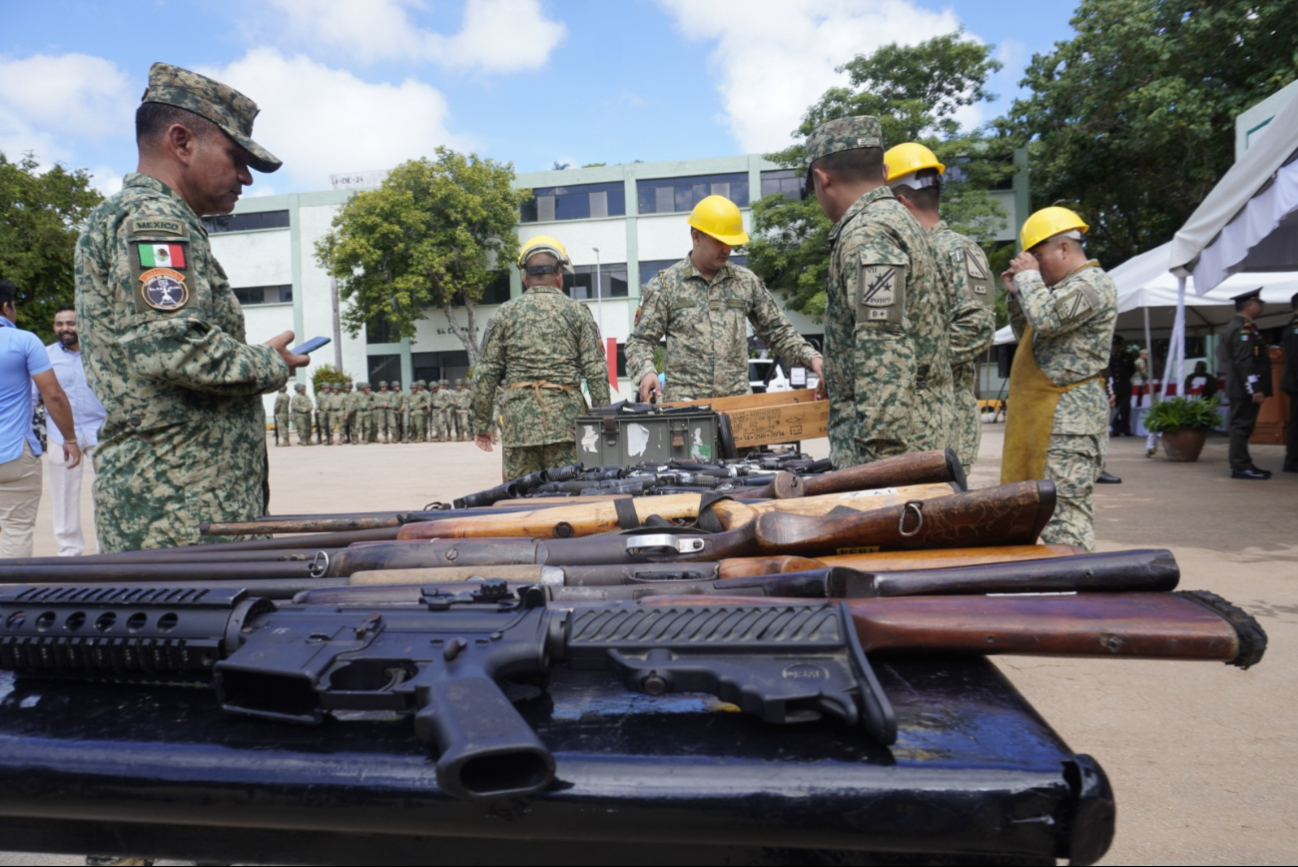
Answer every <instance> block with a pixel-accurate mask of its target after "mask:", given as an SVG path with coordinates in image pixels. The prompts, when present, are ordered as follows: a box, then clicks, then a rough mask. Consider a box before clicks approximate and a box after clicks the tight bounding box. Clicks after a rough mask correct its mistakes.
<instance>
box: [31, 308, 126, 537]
mask: <svg viewBox="0 0 1298 867" xmlns="http://www.w3.org/2000/svg"><path fill="white" fill-rule="evenodd" d="M54 336H55V337H57V338H58V339H57V340H56V341H55V342H53V343H51V344H49V345H48V346H46V347H45V352H46V354H48V355H49V358H50V364H51V365H52V366H53V368H54V375H55V376H56V377H57V378H58V380H59V385H61V386H62V387H63V391H64V393H65V394H66V395H67V396H68V401H69V403H71V405H72V422H73V424H74V425H75V426H76V429H77V442H78V443H79V444H80V446H81V457H82V461H81V463H80V464H77V465H75V466H72V467H69V466H68V465H67V463H65V462H64V461H63V459H62V457H63V456H62V446H63V435H62V434H61V433H60V432H59V429H58V426H57V425H56V426H54V427H52V428H50V430H49V444H50V456H49V470H50V471H49V477H50V500H51V505H52V506H53V507H54V538H55V539H57V540H58V543H59V556H60V557H75V556H77V555H78V554H80V553H81V552H82V551H84V550H85V548H86V540H85V537H84V536H83V535H82V532H81V471H82V468H83V467H89V468H90V474H91V476H93V475H94V472H95V468H94V449H95V446H96V444H98V442H99V426H100V425H101V424H103V422H104V417H105V416H106V415H107V414H108V413H107V412H106V411H105V410H104V405H103V404H102V403H100V402H99V398H97V397H95V393H94V392H93V391H91V390H90V384H89V383H88V382H86V368H85V365H84V363H83V362H82V360H81V339H80V336H79V335H78V334H77V309H76V308H75V307H73V306H72V305H71V304H65V305H63V306H62V307H60V308H59V309H58V311H57V312H56V313H55V314H54ZM34 390H35V389H33V391H34Z"/></svg>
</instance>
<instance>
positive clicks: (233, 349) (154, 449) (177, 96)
mask: <svg viewBox="0 0 1298 867" xmlns="http://www.w3.org/2000/svg"><path fill="white" fill-rule="evenodd" d="M256 114H257V106H256V104H255V103H254V102H253V101H252V100H250V99H248V98H247V97H246V96H244V95H243V94H241V93H239V92H238V91H236V90H234V89H232V88H229V87H226V86H225V85H223V84H221V83H219V82H216V81H213V80H212V79H210V78H206V77H204V76H201V75H197V74H195V73H192V72H189V71H187V70H183V69H179V68H177V67H174V66H169V65H167V64H163V63H157V64H154V65H153V67H152V68H151V69H150V70H149V85H148V89H147V90H146V91H145V93H144V97H143V104H142V105H141V106H140V108H139V110H138V111H137V114H136V132H137V144H138V145H139V151H140V162H139V171H138V173H136V174H130V175H127V176H126V178H125V180H124V182H123V188H122V191H121V192H120V193H118V194H116V195H115V196H113V197H112V198H110V199H108V201H106V202H104V203H103V204H101V205H100V206H99V207H97V208H96V209H95V210H94V211H93V212H92V213H91V215H90V217H89V219H88V220H87V221H86V225H85V229H84V231H83V232H82V235H81V238H80V240H79V241H78V242H77V250H76V294H77V321H78V323H79V324H80V326H81V329H80V333H81V344H82V347H83V350H84V353H83V354H84V356H85V367H86V377H87V379H88V380H89V382H90V386H91V388H92V389H93V390H94V392H95V394H96V395H98V396H99V398H100V399H101V400H102V401H103V404H104V407H105V409H106V410H107V411H108V416H107V419H106V420H105V422H104V425H103V428H102V429H101V431H100V442H99V448H98V451H97V453H96V456H95V466H96V470H97V472H96V474H95V519H96V528H97V531H98V536H99V544H100V546H101V547H102V549H103V550H104V551H106V552H111V551H124V550H131V549H138V548H159V547H164V546H171V545H193V544H200V543H203V542H210V541H225V540H228V539H229V537H210V536H201V535H200V534H199V532H198V527H199V525H200V524H202V523H206V522H209V521H248V520H252V519H253V518H255V517H256V516H258V515H260V514H264V513H265V511H266V506H267V502H268V493H269V489H268V487H267V483H266V414H265V410H264V409H263V407H262V402H261V397H260V395H262V394H265V393H267V392H273V391H275V390H276V389H278V388H279V387H280V386H281V385H283V384H284V383H285V382H286V381H287V380H288V378H289V375H290V371H291V369H292V368H295V367H301V366H304V365H306V364H308V363H309V361H310V359H309V358H307V356H304V355H293V354H291V353H289V352H288V345H289V344H290V343H291V342H292V339H293V334H292V332H284V333H283V334H280V335H279V336H277V337H275V338H273V339H271V340H270V341H268V342H267V343H266V344H265V345H261V346H250V345H248V344H247V342H246V341H245V330H244V318H243V312H242V310H241V309H240V307H239V302H238V301H237V300H235V297H234V292H233V291H232V290H231V289H230V284H229V281H228V280H227V279H226V277H225V272H224V271H223V270H222V269H221V266H220V265H219V264H218V263H217V262H216V259H215V258H214V257H213V256H212V250H211V246H210V245H209V243H208V239H207V232H206V231H205V230H204V228H203V224H202V222H201V221H200V219H199V218H200V217H202V216H204V215H209V214H228V213H230V212H231V211H232V210H233V209H234V206H235V203H236V202H237V201H238V197H239V193H240V190H241V188H242V187H244V186H248V185H249V184H251V183H252V175H251V173H250V172H249V171H248V169H249V167H251V168H254V169H257V170H258V171H261V172H271V171H274V170H275V169H277V168H279V166H280V162H279V160H277V159H275V157H274V156H272V155H271V154H270V153H268V152H267V151H266V150H264V149H263V148H261V147H260V146H259V145H257V144H256V143H255V142H253V140H252V139H251V138H250V136H251V133H252V121H253V118H254V117H255V116H256Z"/></svg>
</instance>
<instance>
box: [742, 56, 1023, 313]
mask: <svg viewBox="0 0 1298 867" xmlns="http://www.w3.org/2000/svg"><path fill="white" fill-rule="evenodd" d="M994 49H995V46H993V45H981V44H978V43H974V42H969V41H966V40H965V39H964V38H963V34H962V33H960V32H957V33H950V34H947V35H945V36H938V37H935V38H933V39H930V40H928V41H926V42H921V43H920V44H918V45H897V44H891V45H885V46H883V47H882V48H880V49H878V50H877V51H875V52H874V53H872V54H868V55H867V54H858V55H857V56H856V57H855V58H853V59H852V60H851V61H849V62H848V63H846V64H844V65H843V66H840V67H838V71H839V72H845V73H847V76H848V86H846V87H835V88H831V89H829V90H827V91H825V93H824V95H822V96H821V97H820V99H819V100H817V101H816V103H815V104H813V105H812V106H811V107H810V108H808V109H807V112H806V114H804V115H803V118H802V123H801V125H800V126H799V127H798V128H797V129H796V130H794V131H793V136H794V138H795V139H798V140H799V141H798V143H797V144H794V145H792V146H790V147H788V148H786V149H785V150H782V151H779V152H777V153H774V154H768V155H767V158H768V159H770V160H772V161H773V162H776V163H779V164H780V165H782V166H784V167H785V168H791V169H795V170H797V171H798V172H801V173H805V172H806V169H807V159H806V148H805V146H804V144H803V142H804V141H805V139H806V137H807V136H808V135H809V134H810V133H811V131H812V130H814V129H815V128H816V127H818V126H820V125H821V124H822V123H824V122H825V121H828V120H833V119H835V118H839V117H850V116H853V115H862V114H865V115H873V116H875V117H878V118H879V119H880V121H881V123H882V124H883V136H884V141H885V143H888V144H899V143H901V142H907V141H918V142H922V143H923V144H925V145H927V146H928V147H929V148H930V149H932V151H933V152H934V153H935V154H937V156H938V159H940V160H941V161H942V162H943V163H944V164H945V165H946V166H947V183H946V185H945V187H944V190H943V193H942V214H943V217H944V218H945V219H946V220H947V222H948V223H949V224H951V225H952V227H953V228H955V229H956V231H958V232H963V233H965V234H968V235H970V236H972V237H974V238H975V239H977V240H978V241H979V242H980V243H982V244H983V245H984V246H989V245H991V244H992V243H993V240H994V238H995V235H996V231H997V228H998V227H999V226H1000V225H1001V224H1002V223H1003V222H1004V220H1005V217H1006V214H1005V211H1004V209H1003V208H1001V207H1000V205H999V204H997V202H996V200H995V199H994V198H992V196H991V194H990V193H989V192H988V190H989V188H990V187H992V186H993V185H994V184H996V183H998V182H1000V181H1002V180H1004V179H1005V178H1007V177H1009V176H1010V174H1012V172H1013V166H1012V162H1011V153H1012V152H1011V150H1010V147H1009V144H1008V142H1005V141H1000V140H996V139H988V138H986V137H984V136H982V135H981V134H979V133H961V131H960V125H959V123H958V122H957V121H956V119H955V115H956V113H957V112H958V111H959V110H960V109H962V108H965V107H967V106H971V105H975V104H977V103H980V102H988V101H991V100H992V99H995V96H994V95H992V94H990V93H988V92H987V89H986V83H987V79H988V77H989V76H990V75H991V74H992V73H993V72H995V71H997V70H998V69H1000V68H1001V64H1000V63H999V62H998V61H996V60H995V59H993V58H992V52H993V50H994ZM753 228H754V232H753V239H752V242H751V243H750V244H749V245H748V248H747V252H748V267H750V268H752V269H753V271H755V272H757V274H758V276H760V277H761V278H762V279H763V280H765V281H766V284H767V285H768V286H770V287H771V288H772V289H776V290H779V291H781V292H783V293H784V294H785V295H786V296H787V298H788V303H789V306H790V307H792V308H793V309H794V310H798V311H801V312H803V313H807V314H809V315H811V316H814V317H815V318H817V319H819V318H820V317H821V316H823V315H824V312H825V278H826V276H827V274H828V271H829V259H828V257H827V256H826V255H825V250H826V248H827V247H828V241H829V229H830V224H829V221H828V220H827V219H825V216H824V214H822V213H821V211H820V206H819V205H818V204H817V203H816V200H815V197H814V196H812V195H811V194H810V191H809V190H808V191H807V195H806V196H805V197H804V198H803V199H802V200H800V201H793V200H789V199H786V198H784V197H783V196H780V195H771V196H766V197H764V198H763V199H761V200H760V201H758V202H756V203H755V204H754V205H753Z"/></svg>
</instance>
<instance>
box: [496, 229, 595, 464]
mask: <svg viewBox="0 0 1298 867" xmlns="http://www.w3.org/2000/svg"><path fill="white" fill-rule="evenodd" d="M568 264H569V263H568V254H567V251H565V250H564V248H563V245H562V244H560V243H559V242H558V241H556V240H555V239H554V238H551V237H549V236H546V235H540V236H538V237H536V238H532V239H531V240H530V241H528V242H527V244H526V245H524V247H523V250H522V252H520V253H519V256H518V267H519V270H521V271H523V287H524V290H525V291H524V292H523V294H522V295H521V296H519V297H518V298H514V299H511V300H510V301H507V302H505V304H504V305H502V306H501V308H500V310H498V311H497V312H496V315H495V317H494V318H493V319H492V325H491V328H490V329H489V331H488V333H487V341H486V343H487V345H486V347H485V349H484V350H483V353H482V357H481V358H480V359H479V360H478V365H477V367H476V368H475V370H474V385H473V392H472V407H473V432H474V442H475V443H476V444H477V446H478V448H480V449H482V450H483V451H486V452H489V451H492V435H491V434H492V430H491V429H492V422H491V418H490V413H491V406H492V402H493V400H494V398H495V396H496V390H497V386H498V384H499V383H500V382H501V381H502V380H503V381H504V382H505V383H506V385H505V387H504V397H503V400H502V409H503V413H504V428H503V430H504V438H503V446H502V451H503V452H504V473H505V478H506V479H515V478H518V477H519V476H523V475H526V474H528V473H534V472H538V471H540V470H544V469H551V468H554V467H562V466H566V465H567V464H575V463H576V462H577V438H576V432H575V430H574V426H575V423H576V419H577V416H578V415H580V414H581V413H582V411H583V410H585V408H586V399H585V397H583V396H582V393H581V380H582V377H585V379H586V387H587V388H589V389H590V394H591V399H592V400H593V401H595V403H596V405H599V406H602V405H604V404H606V403H608V402H609V389H608V365H607V362H606V361H605V360H604V353H603V351H602V350H601V349H600V340H599V327H598V326H597V325H596V324H595V318H594V317H593V316H591V313H590V308H588V307H587V306H586V305H584V304H582V303H581V302H580V301H574V300H572V299H571V298H569V297H568V296H567V294H566V293H565V292H564V291H563V270H564V268H565V267H566V266H568Z"/></svg>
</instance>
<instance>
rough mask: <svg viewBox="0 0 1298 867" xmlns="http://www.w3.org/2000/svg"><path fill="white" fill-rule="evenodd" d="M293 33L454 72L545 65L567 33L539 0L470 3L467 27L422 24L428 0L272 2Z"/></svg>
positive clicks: (364, 56)
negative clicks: (441, 29)
mask: <svg viewBox="0 0 1298 867" xmlns="http://www.w3.org/2000/svg"><path fill="white" fill-rule="evenodd" d="M271 3H272V5H274V6H275V7H277V8H278V9H279V10H280V12H281V13H282V14H283V16H284V21H285V22H286V24H287V26H288V32H289V34H290V35H291V36H293V37H295V38H297V39H299V40H303V41H305V42H307V43H308V44H309V45H311V46H312V47H313V49H333V50H339V51H343V52H346V53H347V54H348V55H349V56H350V57H352V58H354V59H356V60H359V61H362V62H366V63H372V62H375V61H381V60H382V61H392V60H401V61H420V62H430V63H436V64H438V65H441V66H445V67H448V68H451V69H461V70H471V71H483V72H515V71H518V70H524V69H538V68H540V67H542V66H544V65H545V64H546V62H547V61H548V60H549V58H550V54H551V52H553V51H554V49H555V48H556V47H558V45H559V43H560V42H562V41H563V38H564V36H565V35H566V34H567V27H565V26H564V24H563V22H561V21H555V20H552V19H550V18H547V17H546V16H545V11H544V10H543V9H542V8H541V5H540V2H539V0H465V5H464V21H463V26H462V29H461V30H460V31H459V32H458V33H455V34H451V35H448V34H445V33H438V32H436V31H434V30H430V29H428V28H426V27H421V26H419V24H418V22H417V18H418V16H419V14H420V13H422V12H424V11H425V10H426V8H427V6H426V4H425V3H424V2H422V0H271Z"/></svg>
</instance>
